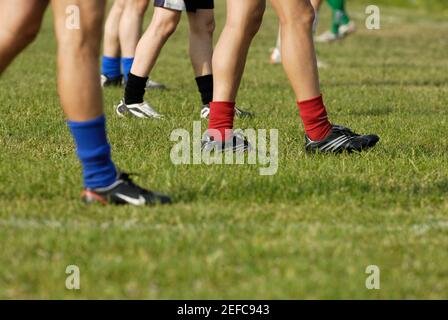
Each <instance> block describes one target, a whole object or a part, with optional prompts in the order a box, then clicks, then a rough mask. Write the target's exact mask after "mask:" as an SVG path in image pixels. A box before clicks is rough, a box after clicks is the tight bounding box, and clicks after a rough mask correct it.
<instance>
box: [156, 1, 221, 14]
mask: <svg viewBox="0 0 448 320" xmlns="http://www.w3.org/2000/svg"><path fill="white" fill-rule="evenodd" d="M154 6H156V7H160V8H166V9H171V10H177V11H183V10H187V11H188V12H196V11H197V10H198V9H199V10H200V9H214V8H215V3H214V0H155V1H154Z"/></svg>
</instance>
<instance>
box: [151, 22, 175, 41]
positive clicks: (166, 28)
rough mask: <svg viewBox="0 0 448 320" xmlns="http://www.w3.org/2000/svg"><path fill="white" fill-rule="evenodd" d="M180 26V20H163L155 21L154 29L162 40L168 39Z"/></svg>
mask: <svg viewBox="0 0 448 320" xmlns="http://www.w3.org/2000/svg"><path fill="white" fill-rule="evenodd" d="M178 24H179V20H178V19H175V18H163V19H158V20H156V21H154V24H153V26H152V29H153V31H154V33H155V34H157V35H158V36H159V37H161V38H162V39H168V38H169V37H170V36H171V35H172V34H173V33H174V32H175V31H176V29H177V25H178Z"/></svg>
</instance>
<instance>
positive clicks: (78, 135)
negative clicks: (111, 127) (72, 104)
mask: <svg viewBox="0 0 448 320" xmlns="http://www.w3.org/2000/svg"><path fill="white" fill-rule="evenodd" d="M67 124H68V126H69V128H70V131H71V132H72V135H73V138H74V139H75V144H76V152H77V154H78V157H79V160H80V161H81V164H82V168H83V177H84V186H85V187H86V188H90V189H95V188H104V187H108V186H110V185H111V184H113V183H114V182H115V181H116V177H117V171H116V169H115V165H114V163H113V162H112V159H111V155H110V145H109V142H108V141H107V134H106V118H105V117H104V115H102V116H99V117H98V118H96V119H93V120H89V121H83V122H74V121H67Z"/></svg>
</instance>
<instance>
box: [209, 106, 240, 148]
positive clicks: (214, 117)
mask: <svg viewBox="0 0 448 320" xmlns="http://www.w3.org/2000/svg"><path fill="white" fill-rule="evenodd" d="M234 117H235V102H215V101H214V102H211V103H210V121H209V123H208V129H209V131H208V133H209V135H210V136H211V137H213V139H214V140H215V141H227V140H229V139H230V138H231V136H230V134H231V132H232V131H231V130H232V129H233V118H234ZM210 129H215V130H210ZM226 129H227V134H226ZM216 130H217V131H216Z"/></svg>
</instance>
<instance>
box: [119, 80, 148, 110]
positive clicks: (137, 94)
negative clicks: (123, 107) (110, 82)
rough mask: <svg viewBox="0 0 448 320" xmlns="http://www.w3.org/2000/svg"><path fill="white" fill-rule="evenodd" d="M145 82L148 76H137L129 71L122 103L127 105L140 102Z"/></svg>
mask: <svg viewBox="0 0 448 320" xmlns="http://www.w3.org/2000/svg"><path fill="white" fill-rule="evenodd" d="M147 82H148V77H139V76H136V75H134V74H132V73H129V77H128V82H127V83H126V88H125V90H124V103H126V104H127V105H131V104H136V103H142V102H143V97H144V96H145V91H146V83H147Z"/></svg>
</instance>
